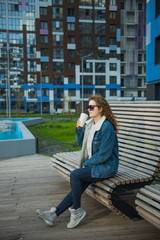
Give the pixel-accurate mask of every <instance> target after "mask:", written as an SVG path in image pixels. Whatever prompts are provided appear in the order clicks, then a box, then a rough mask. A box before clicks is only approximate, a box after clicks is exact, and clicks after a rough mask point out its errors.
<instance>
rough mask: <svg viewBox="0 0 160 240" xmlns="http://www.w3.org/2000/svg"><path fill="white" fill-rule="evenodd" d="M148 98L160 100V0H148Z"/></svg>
mask: <svg viewBox="0 0 160 240" xmlns="http://www.w3.org/2000/svg"><path fill="white" fill-rule="evenodd" d="M146 22H147V39H146V56H147V58H146V76H147V78H146V83H147V99H148V100H160V27H159V26H160V1H158V0H150V1H147V19H146Z"/></svg>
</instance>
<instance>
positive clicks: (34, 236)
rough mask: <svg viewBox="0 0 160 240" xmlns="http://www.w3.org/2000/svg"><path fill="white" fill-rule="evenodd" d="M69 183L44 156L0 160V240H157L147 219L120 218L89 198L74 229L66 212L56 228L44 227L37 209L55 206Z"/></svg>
mask: <svg viewBox="0 0 160 240" xmlns="http://www.w3.org/2000/svg"><path fill="white" fill-rule="evenodd" d="M69 189H70V187H69V183H67V182H66V181H65V180H64V179H62V178H61V177H60V176H58V175H57V174H56V173H54V172H53V170H52V168H51V166H50V158H49V157H45V156H42V155H38V154H36V155H30V156H22V157H17V158H12V159H0V240H23V239H27V240H41V239H43V240H50V239H51V240H61V239H62V240H68V239H74V240H75V239H76V240H79V239H81V240H82V239H83V240H84V239H85V240H87V239H90V240H95V239H96V240H97V239H99V240H101V239H103V240H126V239H127V240H143V239H144V240H151V239H153V240H156V239H159V233H160V232H159V230H157V229H156V228H155V227H153V226H152V225H151V224H149V223H147V222H146V221H145V220H136V221H133V220H130V219H128V218H122V217H121V216H118V215H116V214H114V213H112V212H111V211H110V210H108V209H107V208H106V207H104V206H103V205H101V204H100V203H98V202H96V201H95V200H93V199H92V198H90V197H89V196H88V195H86V194H84V195H83V198H82V207H83V208H85V209H86V210H87V216H86V217H85V219H84V220H83V221H82V222H81V223H80V225H79V226H78V227H77V228H74V229H67V227H66V225H67V223H68V221H69V212H68V211H66V212H65V213H64V214H62V215H61V216H59V218H58V219H57V221H56V224H55V226H54V227H48V226H46V225H45V224H44V223H43V222H42V221H41V220H40V219H39V218H38V217H37V215H36V214H35V209H37V208H41V209H43V210H47V209H49V208H50V207H51V206H56V205H57V204H58V203H59V201H60V200H62V198H63V197H64V196H65V194H66V193H67V192H68V191H69Z"/></svg>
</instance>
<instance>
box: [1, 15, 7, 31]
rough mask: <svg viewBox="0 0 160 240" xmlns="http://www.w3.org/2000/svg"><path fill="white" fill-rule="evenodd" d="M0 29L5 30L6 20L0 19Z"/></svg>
mask: <svg viewBox="0 0 160 240" xmlns="http://www.w3.org/2000/svg"><path fill="white" fill-rule="evenodd" d="M0 29H6V19H5V18H2V17H0Z"/></svg>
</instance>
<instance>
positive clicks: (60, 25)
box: [52, 21, 63, 32]
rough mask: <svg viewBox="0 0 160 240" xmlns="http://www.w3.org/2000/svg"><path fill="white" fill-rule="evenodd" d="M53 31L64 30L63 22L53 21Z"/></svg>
mask: <svg viewBox="0 0 160 240" xmlns="http://www.w3.org/2000/svg"><path fill="white" fill-rule="evenodd" d="M52 32H63V22H61V21H52Z"/></svg>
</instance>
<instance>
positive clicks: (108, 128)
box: [76, 116, 119, 178]
mask: <svg viewBox="0 0 160 240" xmlns="http://www.w3.org/2000/svg"><path fill="white" fill-rule="evenodd" d="M92 123H93V119H92V118H91V119H90V120H88V121H87V122H86V126H85V129H83V128H80V129H76V134H77V141H78V144H79V145H80V146H81V147H82V153H81V164H80V166H81V167H82V166H85V167H91V169H92V170H91V174H92V176H91V177H93V178H109V177H111V176H113V175H114V174H115V173H116V172H117V171H118V164H119V158H118V140H117V135H116V133H115V130H114V127H113V125H112V124H111V123H110V122H109V121H108V120H107V119H106V117H104V116H103V117H102V118H101V120H100V121H99V122H98V123H97V128H96V132H95V134H94V137H93V140H92V156H91V157H90V158H88V152H87V139H88V134H89V131H90V129H91V126H92Z"/></svg>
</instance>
